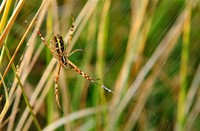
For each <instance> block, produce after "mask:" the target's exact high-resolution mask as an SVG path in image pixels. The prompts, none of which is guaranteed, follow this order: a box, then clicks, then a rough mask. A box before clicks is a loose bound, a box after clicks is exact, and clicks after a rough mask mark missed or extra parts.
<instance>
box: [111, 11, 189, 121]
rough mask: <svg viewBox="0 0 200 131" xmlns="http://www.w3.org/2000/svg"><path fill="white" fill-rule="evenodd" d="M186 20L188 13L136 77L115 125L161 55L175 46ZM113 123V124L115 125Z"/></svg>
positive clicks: (181, 17) (168, 34)
mask: <svg viewBox="0 0 200 131" xmlns="http://www.w3.org/2000/svg"><path fill="white" fill-rule="evenodd" d="M185 18H186V13H185V12H183V13H182V14H181V15H180V16H179V17H178V19H177V21H176V22H175V23H174V25H173V26H172V28H171V30H170V31H169V32H168V33H167V35H166V36H165V38H164V39H163V41H162V42H161V43H160V44H159V46H158V47H157V49H156V50H155V51H154V53H153V54H152V56H151V58H150V59H149V60H148V61H147V63H146V64H145V65H144V67H143V68H142V69H141V71H140V72H139V74H138V76H137V77H136V79H135V81H134V82H133V83H132V84H131V86H130V88H129V89H128V90H127V93H126V94H125V96H124V97H123V99H122V100H121V102H120V104H119V105H118V107H119V108H117V110H116V113H114V114H115V115H114V116H113V117H114V119H113V120H114V123H116V122H117V120H118V117H119V116H120V115H121V113H122V111H123V110H124V108H125V107H126V106H127V104H128V103H129V101H130V100H131V98H132V97H133V96H134V94H135V92H136V91H137V90H138V89H139V87H140V85H141V83H142V82H143V80H144V78H145V77H146V75H147V74H148V72H149V71H150V70H151V69H152V67H153V65H154V64H155V63H156V62H157V60H158V59H159V58H160V56H162V55H161V54H162V53H163V52H164V51H165V50H166V48H167V47H168V46H171V44H175V43H176V42H177V40H178V38H179V37H180V35H181V33H182V27H183V23H184V21H185ZM114 123H113V124H114Z"/></svg>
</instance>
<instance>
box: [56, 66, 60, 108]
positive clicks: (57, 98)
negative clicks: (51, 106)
mask: <svg viewBox="0 0 200 131" xmlns="http://www.w3.org/2000/svg"><path fill="white" fill-rule="evenodd" d="M60 69H61V64H60V63H59V66H58V72H57V74H56V78H55V96H56V102H57V104H58V106H59V108H60V109H61V106H60V102H59V96H58V79H59V76H60Z"/></svg>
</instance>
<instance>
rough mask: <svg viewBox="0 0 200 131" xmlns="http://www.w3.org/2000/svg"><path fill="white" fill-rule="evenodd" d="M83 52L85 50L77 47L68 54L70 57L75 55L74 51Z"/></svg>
mask: <svg viewBox="0 0 200 131" xmlns="http://www.w3.org/2000/svg"><path fill="white" fill-rule="evenodd" d="M79 51H80V52H83V50H82V49H76V50H73V51H72V52H71V53H70V54H69V55H68V57H70V56H71V55H73V54H74V53H76V52H79Z"/></svg>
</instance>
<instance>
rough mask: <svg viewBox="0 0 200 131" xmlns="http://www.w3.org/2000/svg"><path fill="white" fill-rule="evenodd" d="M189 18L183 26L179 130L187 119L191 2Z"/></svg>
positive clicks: (187, 9) (179, 130)
mask: <svg viewBox="0 0 200 131" xmlns="http://www.w3.org/2000/svg"><path fill="white" fill-rule="evenodd" d="M186 11H187V18H186V20H185V22H184V26H183V42H182V51H181V64H180V88H179V95H178V107H177V125H176V130H177V131H184V130H185V120H186V107H185V101H186V94H187V84H188V81H187V74H188V73H187V72H188V54H189V38H190V13H191V7H190V3H186Z"/></svg>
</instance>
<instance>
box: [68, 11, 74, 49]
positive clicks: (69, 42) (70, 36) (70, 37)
mask: <svg viewBox="0 0 200 131" xmlns="http://www.w3.org/2000/svg"><path fill="white" fill-rule="evenodd" d="M71 17H72V25H71V29H70V35H69V39H68V41H67V49H69V46H70V44H71V42H72V37H73V34H74V16H73V14H71ZM67 52H68V50H67Z"/></svg>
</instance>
